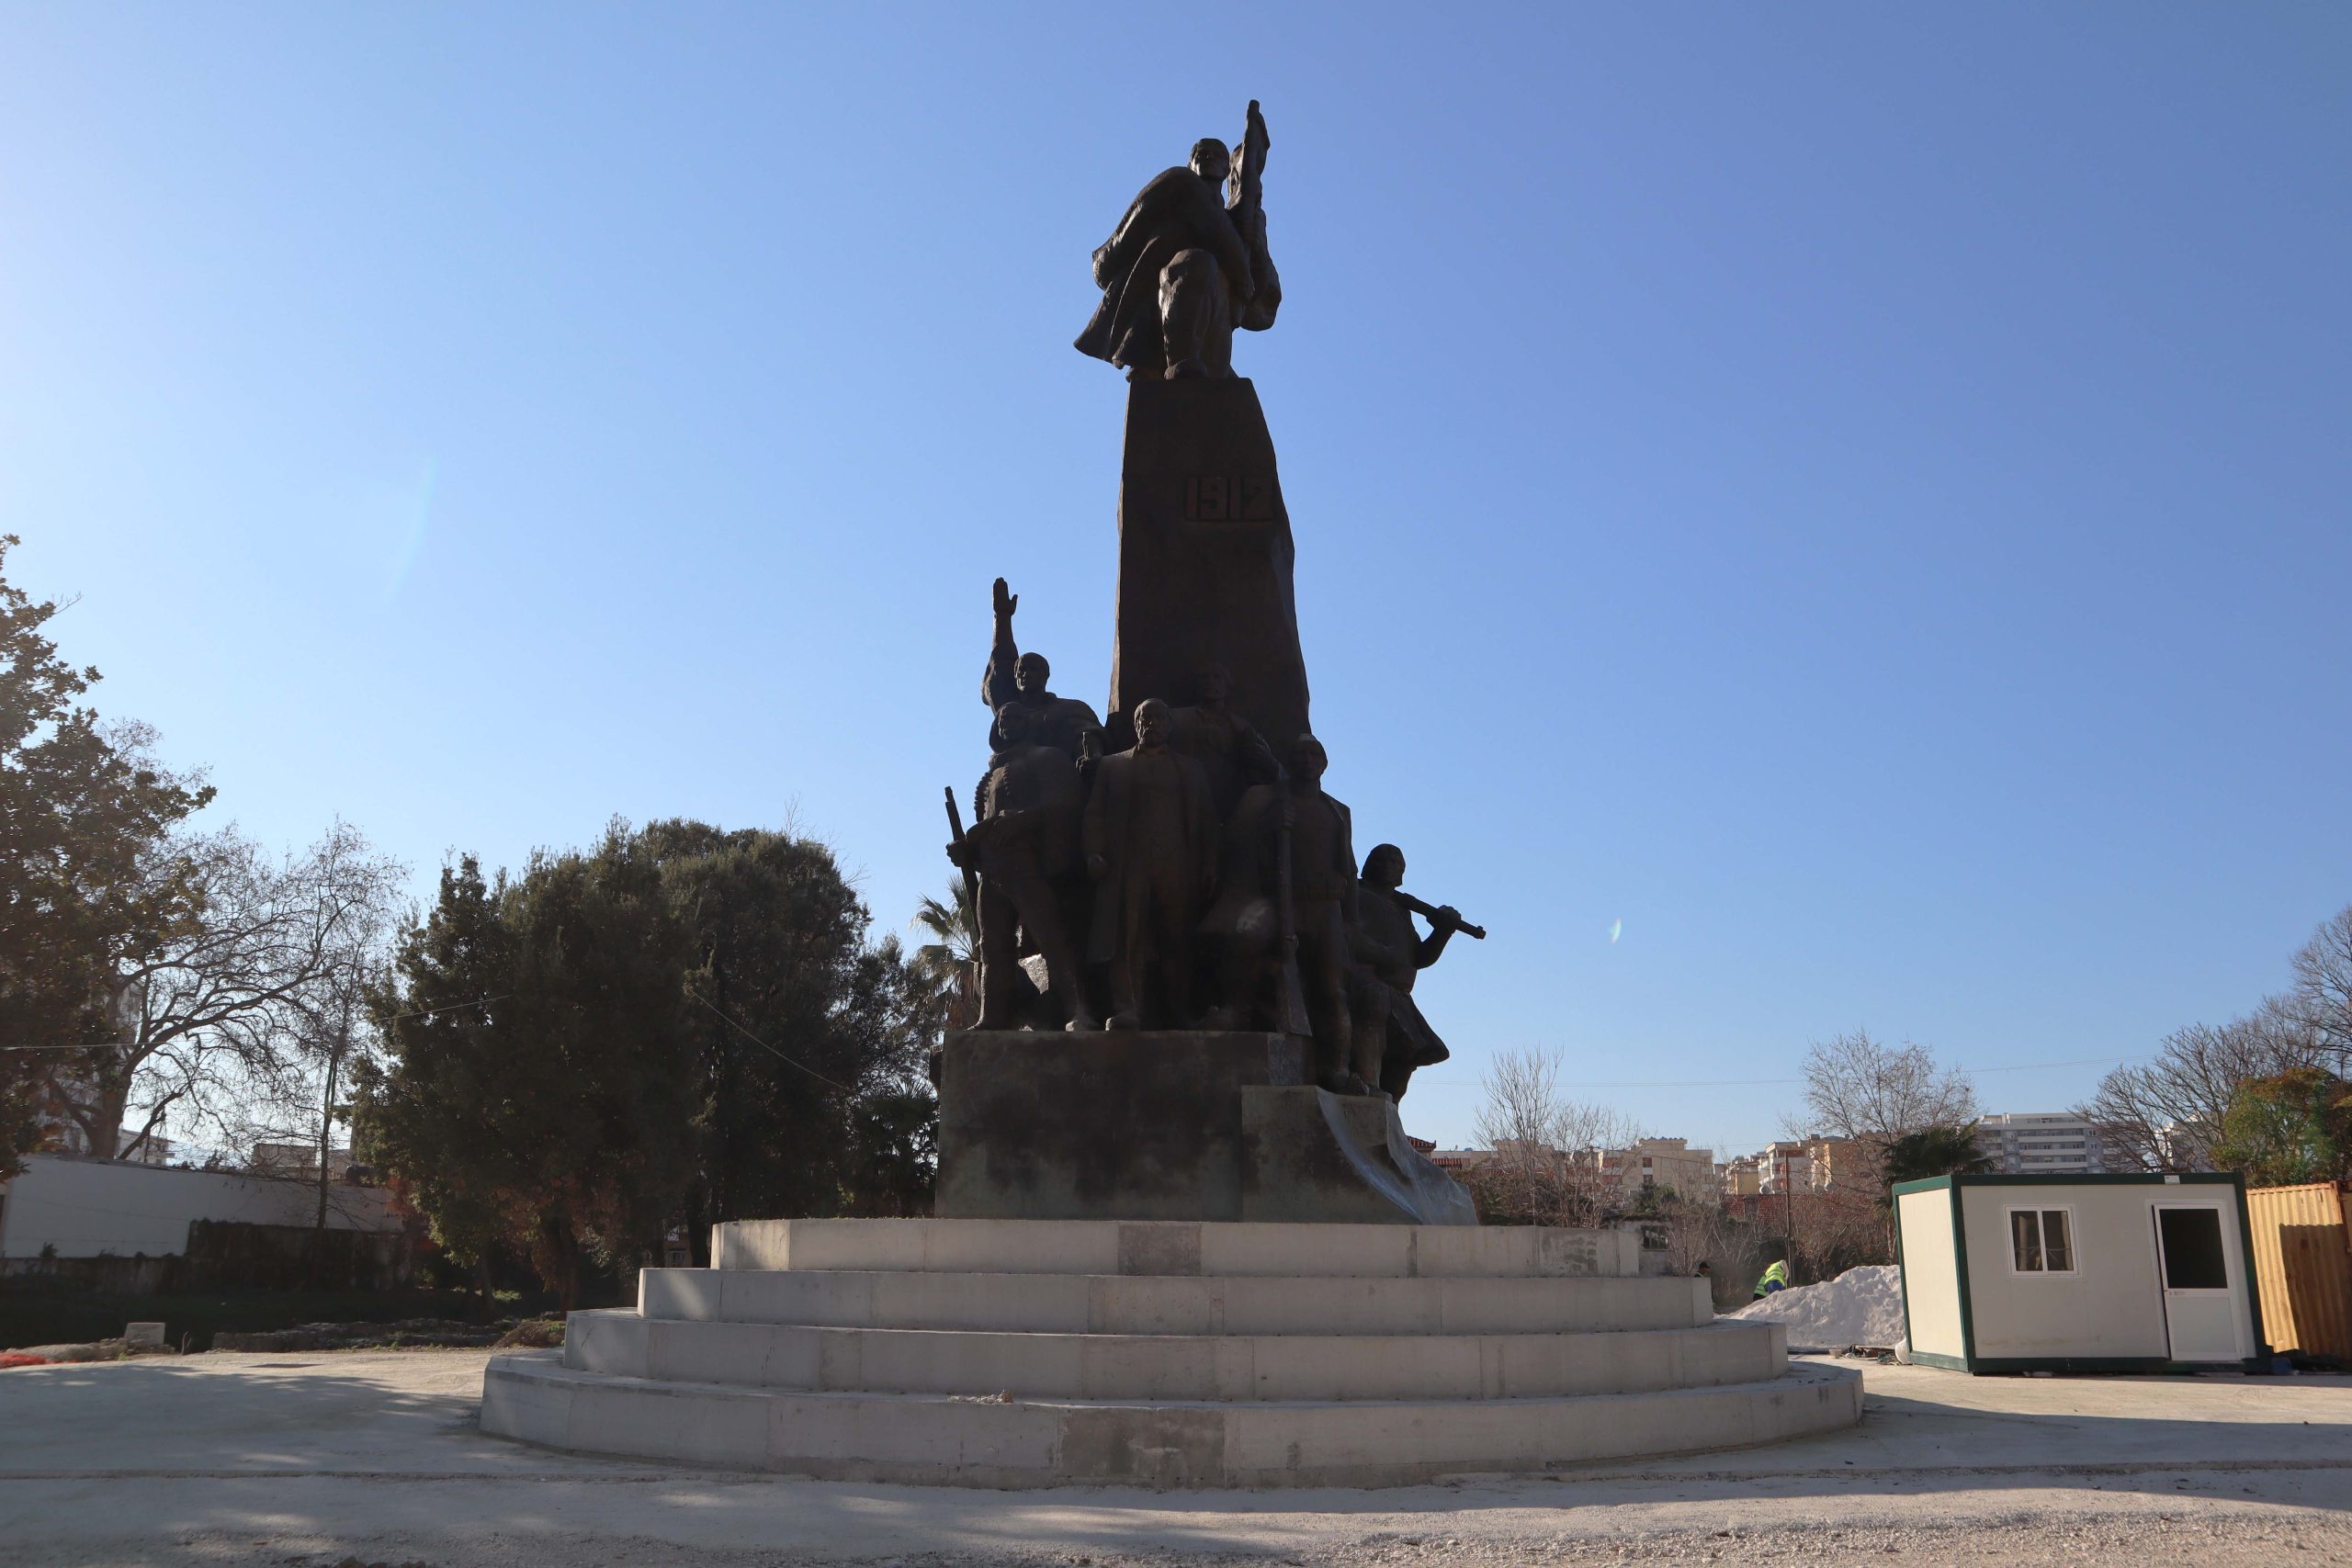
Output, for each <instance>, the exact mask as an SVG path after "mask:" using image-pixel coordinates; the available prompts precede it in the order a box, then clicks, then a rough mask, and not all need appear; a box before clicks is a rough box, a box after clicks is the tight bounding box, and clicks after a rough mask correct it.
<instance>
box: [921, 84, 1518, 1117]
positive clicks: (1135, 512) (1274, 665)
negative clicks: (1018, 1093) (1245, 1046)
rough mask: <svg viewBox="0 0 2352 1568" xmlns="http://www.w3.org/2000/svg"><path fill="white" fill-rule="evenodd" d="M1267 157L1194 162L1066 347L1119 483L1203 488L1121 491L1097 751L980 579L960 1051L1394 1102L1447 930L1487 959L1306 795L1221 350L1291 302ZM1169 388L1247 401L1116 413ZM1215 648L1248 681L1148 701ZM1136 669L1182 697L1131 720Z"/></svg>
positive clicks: (1300, 739)
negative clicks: (989, 633)
mask: <svg viewBox="0 0 2352 1568" xmlns="http://www.w3.org/2000/svg"><path fill="white" fill-rule="evenodd" d="M1269 145H1270V141H1269V139H1268V136H1267V134H1266V125H1265V120H1264V118H1263V117H1262V116H1261V114H1260V112H1259V107H1258V105H1257V104H1256V103H1255V102H1252V103H1251V104H1250V108H1249V115H1248V121H1247V127H1246V129H1245V130H1244V133H1243V135H1242V138H1241V141H1240V145H1239V148H1238V152H1236V151H1233V150H1229V149H1227V146H1226V145H1225V143H1223V142H1222V141H1216V140H1214V139H1207V140H1204V141H1199V142H1197V143H1195V144H1194V146H1193V153H1192V158H1191V160H1190V162H1189V163H1188V164H1185V165H1183V166H1181V167H1177V168H1172V169H1169V170H1167V171H1166V172H1164V173H1162V174H1160V175H1158V176H1157V177H1155V178H1154V179H1152V180H1151V181H1150V182H1149V183H1148V184H1147V185H1146V186H1144V188H1143V190H1142V192H1141V193H1140V194H1138V195H1137V196H1136V198H1135V200H1134V201H1133V202H1132V203H1130V204H1129V206H1128V208H1127V210H1126V212H1125V216H1124V217H1123V218H1122V219H1121V220H1120V221H1119V224H1118V227H1117V228H1116V229H1115V230H1114V231H1113V233H1112V235H1111V238H1110V239H1109V240H1107V241H1106V242H1104V243H1103V245H1102V246H1101V247H1099V248H1098V249H1097V250H1096V251H1095V253H1094V281H1095V284H1096V286H1097V287H1098V288H1100V289H1101V290H1102V292H1103V298H1102V301H1101V303H1100V305H1099V306H1098V307H1097V309H1096V310H1095V312H1094V315H1093V318H1092V320H1091V321H1089V322H1088V323H1087V326H1086V330H1085V331H1084V332H1083V333H1080V336H1079V339H1078V344H1077V346H1078V347H1079V349H1080V351H1081V352H1083V353H1086V354H1090V355H1094V356H1096V357H1097V358H1101V359H1105V360H1108V361H1109V362H1110V363H1111V364H1113V365H1114V366H1117V367H1121V368H1122V369H1125V371H1126V372H1127V378H1128V380H1129V381H1130V382H1131V383H1137V385H1136V387H1135V389H1133V392H1132V394H1131V400H1130V406H1129V434H1128V441H1129V447H1130V452H1129V472H1128V476H1127V479H1126V480H1125V481H1124V482H1125V484H1126V485H1127V486H1128V487H1130V488H1132V487H1134V486H1136V485H1138V484H1140V483H1142V482H1144V481H1143V480H1142V479H1139V478H1138V468H1137V465H1138V462H1139V459H1138V458H1137V457H1136V447H1137V446H1138V444H1139V443H1140V444H1142V445H1145V446H1148V447H1149V448H1150V450H1151V451H1152V452H1153V453H1155V454H1157V453H1159V452H1160V451H1162V450H1163V449H1165V450H1167V451H1173V452H1181V453H1182V454H1184V457H1183V459H1182V461H1183V462H1185V463H1188V464H1190V465H1191V466H1192V469H1193V470H1194V471H1189V472H1186V473H1182V474H1163V473H1162V472H1161V471H1160V468H1151V478H1152V479H1153V480H1154V481H1155V482H1159V481H1161V480H1165V481H1167V485H1168V489H1169V494H1170V496H1173V495H1174V494H1175V493H1176V489H1177V488H1178V487H1181V490H1182V501H1181V502H1176V501H1170V502H1169V504H1168V505H1166V506H1163V507H1161V508H1160V509H1159V510H1160V512H1163V513H1169V514H1170V515H1169V516H1167V517H1162V516H1160V515H1159V514H1158V513H1151V512H1150V510H1149V509H1148V508H1147V507H1146V506H1144V505H1142V504H1140V503H1137V502H1136V498H1134V497H1132V496H1130V495H1128V494H1127V493H1125V491H1123V497H1122V512H1121V516H1122V548H1123V551H1126V552H1133V553H1132V555H1131V557H1130V558H1129V559H1128V560H1123V572H1122V591H1121V596H1120V604H1119V621H1120V627H1121V632H1120V636H1121V645H1120V648H1119V649H1114V710H1115V709H1116V707H1117V705H1118V703H1119V701H1120V699H1121V696H1122V695H1124V696H1125V698H1126V699H1127V702H1128V705H1127V706H1126V707H1125V709H1124V711H1114V713H1113V714H1112V718H1111V723H1110V724H1109V725H1108V726H1106V725H1105V723H1104V722H1103V719H1102V718H1101V717H1099V716H1097V715H1096V713H1095V711H1094V709H1093V708H1092V707H1091V706H1090V705H1087V704H1086V703H1084V702H1082V701H1080V700H1078V699H1075V698H1070V697H1063V696H1057V695H1056V694H1054V692H1053V691H1052V690H1051V688H1050V686H1049V684H1048V682H1049V680H1050V677H1051V670H1050V667H1049V666H1048V665H1047V663H1046V660H1045V659H1044V658H1043V657H1042V656H1040V655H1038V654H1037V653H1035V652H1028V653H1023V652H1022V651H1021V650H1020V649H1019V648H1018V647H1017V645H1016V643H1015V639H1014V636H1013V629H1012V621H1013V615H1014V612H1015V611H1016V609H1017V608H1018V606H1019V599H1018V597H1017V596H1016V595H1015V594H1013V593H1012V591H1011V589H1010V588H1009V587H1008V586H1007V584H1006V583H1005V581H1004V580H1003V579H1001V578H1000V579H998V580H997V582H996V586H995V595H994V610H995V636H994V638H993V641H992V643H991V646H990V649H989V660H988V666H987V671H986V673H985V675H984V677H983V680H982V686H981V694H982V698H983V700H984V701H985V702H986V703H987V705H988V707H989V762H988V769H987V772H986V773H985V774H984V775H983V776H982V778H981V779H980V782H979V784H978V788H977V789H976V790H975V791H974V793H973V796H972V809H973V817H974V821H973V824H972V826H971V828H970V829H969V831H966V830H965V829H964V828H963V826H962V820H961V814H960V811H959V809H958V807H957V801H956V795H955V792H954V791H952V790H951V791H950V792H949V799H948V815H949V818H950V822H951V826H952V828H953V830H954V834H955V838H954V841H953V842H951V843H950V844H949V846H948V855H949V857H950V859H951V860H953V861H954V862H955V863H956V865H957V866H958V867H960V868H961V869H962V870H963V872H964V874H965V876H966V878H967V886H969V887H970V889H971V892H972V895H973V897H974V899H975V902H976V903H977V906H978V919H979V928H980V930H979V940H980V963H979V968H980V987H979V988H980V998H981V1008H980V1016H979V1020H978V1028H980V1029H982V1030H1014V1029H1062V1030H1068V1031H1070V1032H1079V1033H1083V1032H1089V1031H1093V1030H1097V1029H1111V1030H1119V1031H1127V1030H1199V1031H1250V1032H1280V1033H1285V1034H1291V1035H1297V1036H1303V1037H1306V1038H1307V1039H1309V1040H1311V1041H1312V1043H1313V1063H1314V1066H1313V1071H1314V1076H1315V1079H1316V1081H1317V1084H1318V1085H1319V1086H1320V1087H1321V1088H1323V1089H1328V1090H1330V1091H1332V1092H1334V1093H1338V1094H1344V1095H1357V1096H1362V1095H1382V1094H1385V1095H1386V1096H1388V1097H1390V1098H1391V1099H1401V1098H1402V1097H1403V1096H1404V1094H1405V1092H1406V1089H1407V1086H1408V1084H1409V1083H1410V1081H1411V1079H1412V1076H1413V1074H1414V1072H1415V1071H1416V1070H1418V1069H1419V1068H1421V1067H1424V1066H1430V1065H1431V1064H1432V1063H1436V1062H1441V1061H1443V1060H1444V1059H1445V1057H1446V1055H1447V1052H1446V1047H1445V1043H1444V1042H1443V1041H1442V1040H1441V1039H1440V1038H1439V1037H1438V1034H1437V1032H1436V1031H1434V1030H1432V1029H1431V1028H1430V1025H1429V1023H1428V1021H1426V1020H1425V1019H1424V1018H1422V1016H1421V1014H1420V1010H1419V1008H1418V1007H1416V1006H1415V1005H1414V1002H1413V994H1412V993H1413V981H1414V977H1415V976H1417V975H1418V974H1419V971H1421V970H1423V969H1426V968H1428V967H1429V966H1430V964H1434V963H1436V962H1437V961H1438V959H1439V957H1440V956H1441V955H1442V953H1444V952H1445V949H1446V945H1447V943H1448V942H1451V941H1452V939H1453V935H1454V933H1455V932H1457V931H1466V932H1468V933H1469V934H1471V935H1472V936H1474V937H1483V936H1484V935H1485V934H1486V933H1485V932H1484V931H1480V930H1479V929H1478V928H1477V927H1476V926H1472V925H1469V924H1467V923H1466V922H1464V920H1463V919H1462V918H1461V916H1460V914H1459V913H1458V912H1457V911H1456V910H1454V909H1453V908H1451V907H1449V906H1442V905H1430V904H1426V903H1423V902H1421V901H1420V900H1419V899H1417V898H1414V897H1411V896H1410V895H1408V894H1407V893H1406V892H1405V891H1404V889H1403V883H1404V877H1405V856H1404V852H1402V851H1400V850H1399V849H1397V846H1395V845H1394V844H1385V843H1384V844H1380V845H1376V846H1375V847H1374V849H1373V850H1372V851H1371V852H1369V853H1368V854H1366V855H1365V856H1364V857H1363V862H1362V865H1361V867H1359V864H1358V862H1357V857H1356V852H1355V843H1354V824H1353V819H1352V818H1351V815H1350V813H1349V810H1348V808H1347V807H1346V806H1345V805H1343V804H1341V803H1340V801H1339V800H1337V799H1334V798H1333V797H1332V796H1331V795H1329V794H1328V793H1326V792H1325V790H1324V788H1323V776H1324V773H1325V770H1326V766H1327V763H1328V757H1327V755H1326V752H1325V750H1324V748H1323V744H1322V742H1320V741H1319V740H1317V739H1316V738H1315V736H1314V735H1313V734H1312V733H1309V732H1307V731H1306V727H1305V724H1304V717H1305V707H1306V686H1305V678H1304V673H1303V670H1302V669H1300V667H1299V666H1298V656H1297V651H1296V650H1297V634H1296V624H1295V612H1294V611H1293V609H1292V597H1291V588H1290V559H1291V556H1290V540H1289V535H1288V519H1287V514H1286V513H1283V512H1282V510H1281V502H1280V495H1279V489H1278V487H1277V486H1276V484H1275V482H1274V480H1273V478H1272V471H1271V470H1272V446H1271V443H1270V440H1269V438H1268V437H1267V436H1266V434H1265V431H1264V423H1263V416H1262V414H1261V413H1260V412H1258V408H1257V403H1256V399H1255V397H1254V395H1250V394H1249V393H1248V384H1247V383H1246V382H1240V381H1238V378H1235V377H1234V375H1233V333H1235V331H1236V330H1246V331H1263V330H1265V329H1266V328H1268V327H1270V326H1272V324H1273V321H1274V316H1275V312H1276V310H1277V309H1278V308H1279V307H1280V305H1281V302H1282V285H1281V281H1280V278H1279V276H1277V274H1276V273H1275V271H1274V265H1273V260H1272V255H1271V254H1269V252H1268V249H1267V243H1266V218H1265V211H1264V209H1263V205H1262V200H1261V178H1262V175H1263V174H1264V170H1265V164H1266V153H1267V150H1268V147H1269ZM1160 382H1205V383H1226V384H1228V385H1234V386H1238V388H1239V389H1240V391H1241V394H1242V400H1240V401H1236V400H1233V399H1229V398H1223V397H1222V395H1219V396H1218V397H1216V398H1211V399H1210V400H1207V401H1202V400H1199V399H1196V398H1193V399H1189V400H1181V399H1180V400H1178V401H1177V402H1174V403H1168V402H1165V401H1162V400H1159V399H1160V396H1161V395H1160V394H1157V393H1155V394H1153V397H1154V401H1152V402H1150V403H1148V404H1146V403H1143V402H1138V401H1136V399H1138V398H1141V397H1142V396H1143V390H1144V386H1145V385H1146V384H1151V383H1160ZM1168 395H1169V396H1173V395H1174V389H1170V393H1169V394H1168ZM1145 466H1146V467H1147V468H1148V467H1150V465H1148V464H1147V465H1145ZM1161 467H1162V468H1164V467H1165V465H1164V464H1163V465H1161ZM1253 468H1263V470H1264V472H1263V473H1262V475H1259V474H1254V473H1252V472H1251V471H1250V470H1252V469H1253ZM1204 497H1205V498H1206V500H1205V502H1204ZM1277 528H1278V529H1279V530H1280V532H1279V536H1273V535H1272V530H1274V529H1277ZM1147 530H1149V531H1151V532H1152V536H1151V538H1149V539H1147V538H1146V537H1145V535H1146V532H1147ZM1147 551H1150V552H1155V553H1145V552H1147ZM1170 562H1177V563H1181V565H1182V570H1184V572H1185V573H1186V575H1185V578H1184V583H1185V587H1184V590H1183V592H1181V593H1180V594H1179V595H1178V596H1177V597H1176V599H1175V601H1174V602H1172V603H1149V604H1146V603H1134V604H1131V603H1130V602H1129V599H1130V593H1129V587H1128V585H1129V582H1130V581H1131V579H1136V580H1140V579H1142V578H1150V579H1156V580H1159V581H1166V580H1167V579H1169V578H1170V577H1172V576H1173V575H1174V574H1175V569H1174V568H1172V567H1170V565H1169V564H1168V563H1170ZM1131 567H1132V568H1139V569H1141V570H1140V571H1139V572H1138V571H1136V570H1131ZM1270 623H1279V624H1270ZM1225 646H1231V647H1233V648H1235V649H1238V660H1237V662H1238V661H1239V660H1248V661H1249V662H1247V663H1245V664H1243V665H1242V667H1241V668H1238V669H1237V668H1236V664H1235V663H1234V662H1228V661H1227V660H1225V659H1223V658H1220V657H1216V656H1210V657H1206V658H1201V659H1198V660H1197V662H1195V663H1194V664H1193V667H1192V668H1191V670H1190V672H1189V677H1188V678H1180V679H1179V680H1168V679H1167V677H1168V672H1169V671H1170V670H1171V669H1172V668H1173V664H1172V661H1171V660H1170V658H1169V657H1167V656H1166V650H1167V649H1174V648H1179V647H1182V648H1184V649H1201V648H1204V647H1206V648H1221V647H1225ZM1139 650H1140V651H1139ZM1154 654H1157V655H1158V656H1157V657H1152V655H1154ZM1123 658H1124V659H1125V662H1126V665H1127V668H1128V670H1129V671H1130V677H1129V683H1128V688H1127V689H1126V690H1125V692H1124V693H1122V692H1121V691H1120V677H1119V674H1118V670H1119V665H1120V661H1121V660H1122V659H1123ZM1147 668H1148V669H1150V670H1151V671H1153V675H1152V677H1151V678H1152V679H1155V680H1163V681H1166V682H1167V683H1168V684H1170V685H1174V684H1179V683H1188V684H1189V689H1187V690H1182V691H1159V690H1148V691H1146V692H1144V693H1141V694H1139V693H1137V692H1136V690H1135V689H1134V673H1133V672H1134V671H1137V670H1141V669H1147ZM1237 689H1238V690H1240V691H1243V692H1256V693H1260V694H1264V696H1265V699H1266V701H1267V702H1268V703H1269V704H1270V705H1272V707H1273V708H1274V710H1275V712H1276V713H1277V714H1278V715H1279V716H1280V717H1281V718H1283V719H1288V720H1291V721H1293V723H1294V724H1295V732H1293V733H1280V732H1277V733H1275V734H1273V735H1271V736H1270V735H1268V734H1265V733H1263V732H1261V729H1260V728H1259V727H1258V726H1257V725H1256V724H1254V723H1253V722H1252V719H1251V716H1250V714H1249V713H1246V712H1244V711H1241V708H1240V706H1238V705H1237V704H1236V701H1235V694H1236V692H1237ZM1138 698H1139V700H1138ZM1180 703H1181V705H1180ZM1283 728H1290V726H1283ZM1416 914H1418V915H1419V916H1421V917H1422V918H1423V919H1425V920H1427V921H1428V923H1429V931H1428V934H1426V935H1423V934H1421V933H1420V932H1419V931H1418V930H1417V928H1416V927H1415V925H1414V923H1413V917H1414V916H1415V915H1416Z"/></svg>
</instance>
